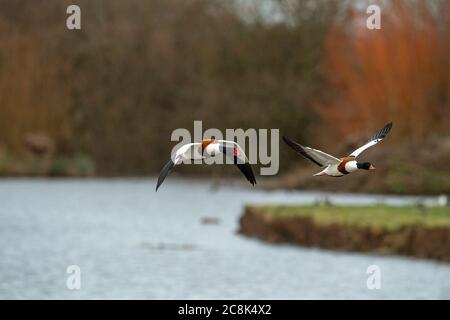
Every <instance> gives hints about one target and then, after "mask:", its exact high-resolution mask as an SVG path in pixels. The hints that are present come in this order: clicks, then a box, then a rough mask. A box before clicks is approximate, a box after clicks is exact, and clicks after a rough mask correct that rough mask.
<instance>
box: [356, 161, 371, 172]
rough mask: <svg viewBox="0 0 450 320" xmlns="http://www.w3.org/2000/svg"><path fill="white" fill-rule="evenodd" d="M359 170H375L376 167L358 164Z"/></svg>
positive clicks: (363, 163)
mask: <svg viewBox="0 0 450 320" xmlns="http://www.w3.org/2000/svg"><path fill="white" fill-rule="evenodd" d="M356 166H357V167H358V169H364V170H375V167H374V166H373V165H372V164H371V163H370V162H357V163H356Z"/></svg>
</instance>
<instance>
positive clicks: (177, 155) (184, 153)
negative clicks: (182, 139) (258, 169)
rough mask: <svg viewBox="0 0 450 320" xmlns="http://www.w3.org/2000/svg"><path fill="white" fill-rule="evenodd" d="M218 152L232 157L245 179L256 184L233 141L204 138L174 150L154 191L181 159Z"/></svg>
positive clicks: (246, 162)
mask: <svg viewBox="0 0 450 320" xmlns="http://www.w3.org/2000/svg"><path fill="white" fill-rule="evenodd" d="M219 154H224V155H226V156H227V157H229V158H231V159H233V163H234V164H235V165H236V166H237V167H238V168H239V170H240V171H241V172H242V174H243V175H244V176H245V177H246V178H247V180H248V181H249V182H250V183H251V184H252V185H253V186H254V185H255V184H256V179H255V175H254V174H253V170H252V167H251V165H250V163H249V162H248V158H247V156H246V155H245V153H244V151H243V150H242V148H241V147H240V146H239V145H238V144H237V143H236V142H234V141H228V140H215V139H214V138H213V139H205V140H202V141H201V142H195V143H188V144H185V145H183V146H181V147H180V148H178V150H176V151H175V152H174V154H173V156H172V157H171V159H170V160H169V162H167V163H166V165H165V166H164V167H163V168H162V170H161V173H160V174H159V177H158V183H157V184H156V191H158V188H159V186H160V185H161V184H162V183H163V181H164V179H165V178H166V177H167V175H168V174H169V173H170V172H171V171H172V169H173V168H174V167H175V166H176V165H180V164H181V163H182V162H183V160H199V159H201V160H203V159H207V158H211V157H214V156H216V155H219Z"/></svg>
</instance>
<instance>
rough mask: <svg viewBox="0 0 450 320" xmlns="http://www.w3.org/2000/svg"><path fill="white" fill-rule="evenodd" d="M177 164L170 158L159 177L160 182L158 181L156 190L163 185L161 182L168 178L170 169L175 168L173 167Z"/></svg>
mask: <svg viewBox="0 0 450 320" xmlns="http://www.w3.org/2000/svg"><path fill="white" fill-rule="evenodd" d="M174 166H175V163H173V161H172V160H169V162H167V163H166V164H165V165H164V167H163V168H162V170H161V172H160V174H159V177H158V182H157V183H156V190H155V192H158V189H159V187H160V186H161V184H162V183H163V181H164V179H166V177H167V175H168V174H169V173H170V171H171V170H172V169H173V167H174Z"/></svg>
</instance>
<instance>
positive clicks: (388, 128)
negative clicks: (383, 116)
mask: <svg viewBox="0 0 450 320" xmlns="http://www.w3.org/2000/svg"><path fill="white" fill-rule="evenodd" d="M391 128H392V122H389V123H388V124H387V125H385V126H384V127H383V128H382V129H381V130H380V131H378V132H377V133H375V134H374V135H373V136H372V138H370V140H369V141H368V142H367V143H366V144H365V145H363V146H362V147H359V148H358V149H356V150H355V151H353V152H352V153H351V154H350V157H355V158H356V157H357V156H359V155H360V154H361V153H362V152H363V151H364V150H366V149H368V148H370V147H371V146H374V145H376V144H377V143H378V142H380V141H381V140H383V139H384V137H386V136H387V134H388V133H389V131H391Z"/></svg>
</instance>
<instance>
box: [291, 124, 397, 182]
mask: <svg viewBox="0 0 450 320" xmlns="http://www.w3.org/2000/svg"><path fill="white" fill-rule="evenodd" d="M391 128H392V122H389V123H388V124H387V125H385V126H384V127H383V128H382V129H381V130H380V131H378V132H377V133H376V134H374V135H373V137H372V138H370V140H369V141H368V142H367V143H366V144H365V145H363V146H362V147H359V148H358V149H356V150H355V151H353V152H352V153H351V154H350V155H349V156H347V157H344V158H341V159H338V158H336V157H333V156H332V155H329V154H327V153H325V152H323V151H320V150H316V149H313V148H309V147H304V146H302V145H301V144H299V143H296V142H294V141H292V140H291V139H289V138H287V137H285V136H283V140H284V142H286V144H287V145H289V146H290V147H291V148H292V149H294V150H295V151H296V152H298V153H300V154H301V155H302V156H304V157H305V158H308V159H309V160H311V161H312V162H314V163H315V164H317V165H318V166H320V167H324V169H323V170H322V171H320V172H319V173H316V174H315V175H314V176H323V175H327V176H331V177H342V176H344V175H346V174H349V173H351V172H354V171H356V170H359V169H363V170H375V167H374V166H373V165H372V164H371V163H369V162H362V163H361V162H358V161H356V157H358V156H359V155H360V154H361V153H362V152H363V151H364V150H366V149H368V148H370V147H371V146H374V145H376V144H377V143H378V142H380V141H381V140H383V138H384V137H386V135H387V134H388V133H389V131H390V130H391Z"/></svg>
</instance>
